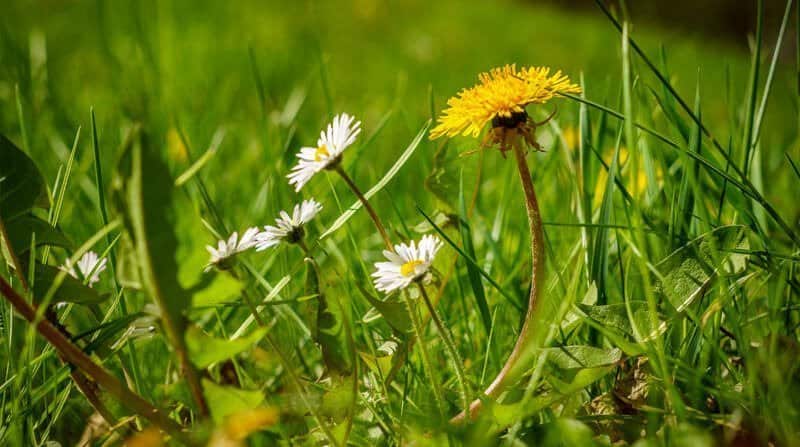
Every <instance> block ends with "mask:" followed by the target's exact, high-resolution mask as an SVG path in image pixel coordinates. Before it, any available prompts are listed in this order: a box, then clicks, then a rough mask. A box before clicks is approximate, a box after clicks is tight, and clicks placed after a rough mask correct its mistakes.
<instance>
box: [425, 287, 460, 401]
mask: <svg viewBox="0 0 800 447" xmlns="http://www.w3.org/2000/svg"><path fill="white" fill-rule="evenodd" d="M417 285H418V286H419V292H420V294H421V295H422V299H423V300H425V305H426V306H427V307H428V312H430V314H431V319H433V322H434V324H436V329H437V330H438V331H439V335H441V337H442V341H444V345H445V347H446V348H447V353H448V354H449V356H450V360H452V361H453V366H454V367H455V370H456V376H457V377H458V382H459V384H460V385H461V394H462V396H461V397H462V399H463V400H464V411H466V412H467V413H469V399H470V396H471V395H472V391H471V390H470V389H469V383H468V382H467V375H466V374H465V373H464V367H463V365H464V362H463V361H462V360H461V355H460V354H459V353H458V349H456V344H455V342H453V336H452V334H451V333H450V330H449V329H448V328H447V327H446V326H445V325H444V322H443V321H442V319H441V318H440V317H439V314H438V313H437V312H436V308H435V307H433V304H432V303H431V300H430V298H428V292H426V291H425V287H424V286H423V285H422V284H421V283H417Z"/></svg>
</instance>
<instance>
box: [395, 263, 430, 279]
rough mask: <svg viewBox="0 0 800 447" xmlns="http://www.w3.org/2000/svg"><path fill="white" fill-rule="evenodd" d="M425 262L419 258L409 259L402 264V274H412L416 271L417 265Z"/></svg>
mask: <svg viewBox="0 0 800 447" xmlns="http://www.w3.org/2000/svg"><path fill="white" fill-rule="evenodd" d="M424 263H425V262H424V261H420V260H419V259H414V260H413V261H408V262H406V263H405V264H403V265H401V266H400V274H401V275H403V276H406V277H408V276H412V275H413V274H414V273H415V272H416V270H417V266H418V265H422V264H424Z"/></svg>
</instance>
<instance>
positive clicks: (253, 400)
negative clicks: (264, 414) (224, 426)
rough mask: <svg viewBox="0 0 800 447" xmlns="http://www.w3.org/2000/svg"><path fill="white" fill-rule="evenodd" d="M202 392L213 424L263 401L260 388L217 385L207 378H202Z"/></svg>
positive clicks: (256, 405) (254, 406) (248, 409)
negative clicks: (247, 388)
mask: <svg viewBox="0 0 800 447" xmlns="http://www.w3.org/2000/svg"><path fill="white" fill-rule="evenodd" d="M203 394H205V396H206V400H207V401H208V408H209V410H210V411H211V419H213V420H214V423H215V424H221V423H223V422H225V419H226V418H227V417H228V416H231V415H233V414H236V413H241V412H244V411H250V410H252V409H254V408H256V407H258V406H260V405H261V404H262V402H264V394H263V393H262V392H261V391H260V390H253V391H250V390H243V389H241V388H236V387H232V386H222V385H217V384H216V383H214V382H212V381H210V380H208V379H203Z"/></svg>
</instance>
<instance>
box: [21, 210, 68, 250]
mask: <svg viewBox="0 0 800 447" xmlns="http://www.w3.org/2000/svg"><path fill="white" fill-rule="evenodd" d="M6 231H7V232H8V238H9V240H10V241H11V246H12V247H14V250H15V251H16V252H17V254H22V253H25V252H27V251H28V250H30V248H31V240H32V237H33V235H34V234H36V245H37V246H43V245H49V246H57V247H67V248H69V247H72V242H70V240H69V239H67V237H66V236H64V234H63V233H62V232H61V230H59V229H58V228H55V227H53V226H52V225H50V224H49V223H47V222H46V221H44V220H42V219H39V218H38V217H36V216H34V215H31V214H23V215H19V216H17V217H14V218H12V219H11V220H9V221H8V222H6Z"/></svg>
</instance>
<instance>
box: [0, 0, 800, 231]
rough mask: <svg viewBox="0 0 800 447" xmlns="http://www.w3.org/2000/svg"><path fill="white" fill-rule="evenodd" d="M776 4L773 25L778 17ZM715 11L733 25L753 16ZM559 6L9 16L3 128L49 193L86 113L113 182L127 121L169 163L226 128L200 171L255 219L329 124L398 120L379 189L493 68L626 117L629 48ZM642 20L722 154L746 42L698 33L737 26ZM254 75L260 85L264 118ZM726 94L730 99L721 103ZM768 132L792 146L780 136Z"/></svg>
mask: <svg viewBox="0 0 800 447" xmlns="http://www.w3.org/2000/svg"><path fill="white" fill-rule="evenodd" d="M559 3H560V2H559ZM659 3H661V2H659ZM693 3H694V4H704V3H706V2H693ZM725 3H731V2H725ZM736 3H737V4H738V3H748V2H736ZM768 3H770V5H769V7H768V8H767V10H768V11H770V13H769V14H768V15H769V16H770V17H772V16H773V15H774V13H772V12H771V11H773V10H774V9H775V5H773V4H772V3H774V2H768ZM708 4H716V5H718V6H717V8H718V9H721V10H725V11H729V12H730V11H732V10H737V8H742V9H743V10H750V9H748V8H751V7H750V6H732V5H727V6H725V7H723V5H722V4H721V3H720V2H708ZM562 6H563V7H561V8H558V7H555V6H553V5H551V4H549V3H548V2H533V1H509V0H506V1H497V2H484V1H458V0H444V1H433V2H431V1H421V0H403V1H388V2H384V1H378V0H351V1H335V2H315V1H293V2H255V1H247V2H244V1H243V2H239V1H237V2H195V1H181V0H172V1H148V0H145V1H119V2H107V1H34V2H28V1H12V2H10V3H6V5H4V9H5V14H3V16H2V18H0V23H2V41H1V42H2V47H1V48H2V52H1V53H0V70H1V71H0V129H2V131H3V132H4V133H6V134H8V135H9V136H10V137H11V138H12V139H14V140H15V141H18V142H19V141H20V139H21V135H20V126H19V122H18V119H17V116H18V111H17V107H16V98H15V86H18V88H19V91H20V99H21V105H22V110H23V114H24V116H25V119H26V122H27V126H28V128H29V130H28V133H29V138H30V149H29V150H30V151H31V152H32V154H33V155H34V156H35V157H36V158H37V161H38V162H39V163H40V167H41V168H42V169H43V170H44V171H45V173H46V175H47V176H48V177H49V178H51V179H52V178H54V176H55V172H56V170H57V168H58V165H59V164H60V163H62V162H63V160H64V159H65V158H66V156H67V154H68V147H69V146H70V145H71V142H72V139H73V138H74V135H75V132H76V129H77V127H78V126H79V125H82V126H83V129H84V131H85V130H86V129H88V124H89V109H90V107H94V109H95V111H96V114H97V118H98V125H99V126H100V129H101V140H102V143H103V148H104V152H106V153H108V156H107V157H105V158H104V160H103V162H104V164H105V163H108V164H109V168H110V164H111V163H113V161H114V156H113V151H114V149H115V148H116V147H117V145H118V143H119V140H120V130H119V129H120V128H121V126H122V125H123V124H124V123H127V122H130V121H132V120H137V121H142V122H144V123H145V124H146V127H147V128H148V129H149V130H150V131H151V132H153V133H155V134H156V135H157V136H158V141H159V142H160V143H161V144H163V145H164V146H165V147H167V146H169V135H170V129H175V128H180V129H181V130H182V131H184V132H185V133H186V136H187V138H188V139H189V140H190V142H191V143H192V146H194V147H192V148H191V149H192V151H193V152H194V153H195V156H196V155H197V154H198V153H199V152H200V151H201V150H204V149H205V147H207V145H208V144H209V142H210V140H211V136H212V134H213V133H214V132H215V131H216V130H217V129H218V128H219V127H220V126H224V127H225V128H226V129H227V130H228V132H227V137H226V139H225V141H224V143H223V145H222V147H221V152H220V154H219V155H218V156H217V157H216V159H215V161H214V163H212V164H211V165H210V166H208V167H207V169H208V172H209V173H210V175H211V176H212V177H213V179H214V182H213V188H214V189H215V190H216V191H217V193H218V196H217V197H218V199H219V202H220V204H221V206H223V207H224V208H225V211H226V212H227V213H234V215H236V216H242V215H243V214H246V213H247V212H248V211H252V210H251V209H250V207H249V204H248V203H247V202H246V201H242V200H228V199H229V198H241V197H243V194H244V195H249V194H251V193H252V192H253V188H254V186H253V185H256V186H257V185H264V184H265V183H264V182H266V181H268V178H269V177H275V174H276V173H279V172H280V173H283V172H286V169H287V168H288V164H287V163H288V161H290V160H291V157H292V152H293V151H294V150H296V148H297V145H298V144H301V143H303V142H306V143H307V142H309V141H311V142H313V140H315V138H316V132H317V130H316V129H318V128H320V126H321V125H322V124H323V123H324V122H325V121H326V120H327V119H328V117H329V114H330V113H336V112H339V111H348V112H349V113H353V114H355V115H356V116H358V117H359V118H360V119H362V120H363V122H364V127H365V129H366V130H365V132H367V133H369V131H370V129H374V128H375V127H376V125H377V124H378V123H379V122H380V121H381V119H382V117H383V116H384V115H385V114H386V113H387V111H389V110H390V109H391V110H394V112H395V113H394V114H393V119H391V120H390V121H389V122H388V124H387V127H386V129H385V130H384V131H383V133H382V134H381V136H380V140H379V141H377V142H376V144H375V145H374V148H373V149H371V151H374V152H377V153H375V154H370V161H371V162H373V163H370V165H369V166H361V167H360V168H359V173H358V174H357V175H365V176H368V177H370V180H374V179H375V178H378V176H379V175H381V173H382V172H383V171H384V169H385V167H386V166H388V164H387V163H390V162H391V159H392V158H393V157H395V156H397V154H399V153H400V151H402V148H403V147H405V144H406V143H407V142H408V141H409V140H410V138H411V137H412V136H413V134H414V133H416V130H417V129H418V128H419V127H420V125H421V124H422V122H423V121H424V120H425V119H426V118H427V117H429V116H430V114H431V111H430V110H431V105H430V100H429V97H430V96H431V94H430V92H431V91H432V93H433V98H434V100H435V101H434V104H435V107H437V108H441V107H442V106H443V105H444V102H445V100H446V98H447V97H449V96H451V95H453V94H454V93H456V92H457V91H458V89H460V88H462V87H463V86H468V85H470V84H472V83H473V82H474V81H475V79H476V75H477V73H479V72H481V71H485V70H487V69H489V68H491V67H493V66H497V65H501V64H505V63H513V62H516V63H518V64H521V65H526V64H530V65H548V66H552V67H554V68H556V69H562V70H563V71H565V72H566V73H567V74H569V75H570V76H572V77H573V78H574V79H576V80H578V79H580V78H581V76H584V78H585V82H586V94H587V97H589V98H590V99H593V100H595V101H598V102H608V103H610V104H611V105H616V104H617V103H618V100H619V82H618V81H617V80H618V79H619V78H620V64H619V51H620V50H619V46H620V45H619V42H620V37H619V34H618V32H617V31H616V30H615V29H614V28H613V26H612V25H611V24H610V22H609V21H608V20H607V19H606V18H605V17H604V16H603V15H602V12H601V11H600V10H599V9H598V8H597V7H596V6H595V5H594V3H593V2H590V1H585V2H581V4H580V5H578V6H575V5H570V4H567V3H564V4H562ZM632 9H633V12H632V13H641V15H642V16H643V17H644V21H645V24H643V25H635V26H634V35H635V37H636V38H637V39H638V40H639V41H640V42H641V43H642V44H643V46H644V48H645V49H646V50H647V51H648V52H650V54H652V55H654V56H655V59H656V60H659V59H660V58H658V54H659V51H660V49H661V48H664V49H665V52H664V54H665V60H666V64H667V65H668V67H669V72H670V73H673V79H672V81H673V83H674V84H675V85H676V87H677V88H678V91H679V92H681V93H682V94H683V96H684V97H686V98H692V97H693V96H694V89H695V86H696V84H697V82H698V78H699V80H700V82H699V86H700V94H701V97H702V99H703V104H702V105H703V110H704V115H705V117H704V118H705V119H706V120H708V121H709V122H711V123H712V127H714V128H715V132H716V133H717V135H718V137H719V138H720V139H721V140H722V141H725V140H727V139H728V137H729V136H731V137H733V138H738V135H739V134H740V132H741V131H740V130H739V129H734V128H731V127H732V126H730V125H729V124H728V123H730V122H733V120H734V118H735V115H736V114H741V113H742V111H741V110H737V109H735V108H732V107H730V104H740V103H742V99H743V98H744V95H745V93H746V92H745V91H746V85H747V82H748V71H749V55H748V51H747V36H746V35H738V36H732V35H730V34H727V35H725V36H724V37H720V36H718V35H717V36H712V37H711V38H708V37H707V36H708V35H707V34H705V35H704V33H703V31H704V30H707V31H713V30H714V29H716V28H715V27H726V26H729V25H730V21H731V19H730V18H729V17H728V15H726V14H717V13H709V14H706V15H704V16H703V23H704V24H707V25H708V26H706V25H703V26H700V27H697V26H695V27H694V28H693V29H694V30H695V31H694V32H692V33H687V32H685V30H684V29H682V28H681V27H678V26H675V25H674V24H675V22H676V21H677V22H680V23H683V22H681V20H685V23H687V24H690V23H694V22H693V21H696V20H697V14H696V8H695V9H691V8H689V9H682V8H678V7H676V8H675V9H676V10H682V11H684V12H685V17H683V19H679V18H675V17H674V16H675V14H673V15H672V16H669V17H664V18H663V20H662V21H661V23H660V24H655V23H653V20H654V18H656V17H657V14H656V15H655V16H654V13H653V11H656V12H657V11H660V10H661V8H660V7H659V8H656V7H646V6H640V5H638V4H637V5H635V7H634V8H632ZM778 9H779V10H780V9H781V8H778ZM636 18H637V17H636V16H634V21H635V20H636ZM752 22H755V18H754V17H753V18H752ZM766 34H767V35H770V34H774V33H773V32H772V30H771V31H770V32H769V33H766ZM773 41H774V40H773ZM773 41H770V40H767V41H766V42H767V45H768V46H770V47H771V46H772V43H771V42H773ZM788 51H789V52H791V49H789V50H788ZM766 54H768V53H766ZM783 65H785V66H784V67H782V69H780V70H779V73H778V76H777V78H776V80H775V87H776V88H777V89H781V90H788V91H792V90H793V81H792V77H791V75H790V74H791V70H790V65H791V63H790V62H783ZM255 69H257V70H258V72H259V78H260V79H261V81H262V84H263V87H262V88H263V92H264V95H265V100H264V104H263V107H262V104H261V99H260V96H259V93H258V92H259V86H258V85H257V83H256V81H255V76H254V70H255ZM323 83H324V84H327V91H328V92H329V95H330V101H331V102H330V105H329V103H328V98H326V94H325V92H326V89H325V88H323ZM728 86H729V87H728ZM728 91H730V92H733V94H734V95H736V97H733V98H730V97H727V95H728V93H727V92H728ZM562 104H563V105H562V113H561V114H560V119H561V120H562V121H564V122H566V123H569V122H574V121H576V116H577V114H576V113H575V111H576V110H577V107H575V105H574V104H566V103H562ZM795 109H796V105H795V104H794V102H793V98H792V95H773V98H772V99H771V102H770V107H769V109H768V111H767V118H768V119H765V123H766V124H765V125H766V126H767V128H765V131H764V132H763V135H764V137H763V141H764V142H765V143H767V144H769V143H770V142H779V143H781V144H785V143H787V141H789V140H793V139H794V132H793V131H792V132H786V131H785V130H783V129H784V128H786V127H787V126H789V125H791V126H792V128H794V122H795V118H794V116H795ZM653 113H657V112H656V111H654V112H653ZM295 114H296V121H294V122H292V120H291V118H293V117H295ZM654 117H655V116H654ZM655 118H657V117H655ZM265 120H266V121H267V122H268V123H269V124H270V125H274V124H277V127H278V128H280V127H281V126H282V125H285V127H292V126H294V125H296V129H287V135H289V136H291V138H289V139H288V140H284V139H278V140H275V139H272V138H271V136H270V135H267V133H268V131H267V130H265V129H266V128H267V126H265V125H264V123H265ZM775 128H779V129H781V130H782V131H781V132H772V130H773V129H775ZM295 130H296V131H295ZM773 139H776V140H779V141H771V140H773ZM174 140H176V138H174V132H173V143H174ZM84 143H85V144H87V145H88V143H89V139H87V138H84V139H83V141H82V143H81V144H84ZM173 146H174V144H173ZM86 147H87V148H88V146H86ZM424 152H425V151H418V154H417V155H415V158H416V157H420V158H421V159H422V163H423V165H425V164H428V163H429V161H428V160H430V157H429V156H421V155H419V154H421V153H424ZM281 160H285V161H286V162H287V163H283V162H281ZM84 161H85V162H86V163H84V164H83V165H82V169H88V168H89V167H90V164H89V158H88V157H86V159H85V160H84ZM234 162H235V163H234ZM775 163H781V154H780V153H776V154H770V153H767V154H766V156H765V164H766V166H770V165H774V164H775ZM281 175H283V174H281ZM243 178H247V179H252V183H249V184H248V183H244V182H241V179H243ZM397 181H398V182H400V183H405V184H404V185H401V186H400V188H401V189H400V190H403V188H404V187H409V186H412V183H408V182H414V181H417V182H418V179H407V178H405V179H404V178H402V177H401V178H400V179H398V180H397ZM277 183H283V182H281V181H277ZM90 186H91V185H89V184H86V185H84V191H86V192H87V195H86V197H85V198H86V199H89V200H93V199H92V197H91V194H88V191H90V190H91V187H90ZM276 195H277V196H280V194H276ZM69 203H75V202H74V201H71V202H69ZM277 205H285V204H283V203H279V204H277ZM68 206H69V205H68ZM86 209H89V208H86ZM67 211H69V210H67ZM259 214H260V213H259ZM83 217H89V216H83ZM242 217H243V216H242ZM91 218H92V219H96V216H91ZM68 220H69V219H68Z"/></svg>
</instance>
